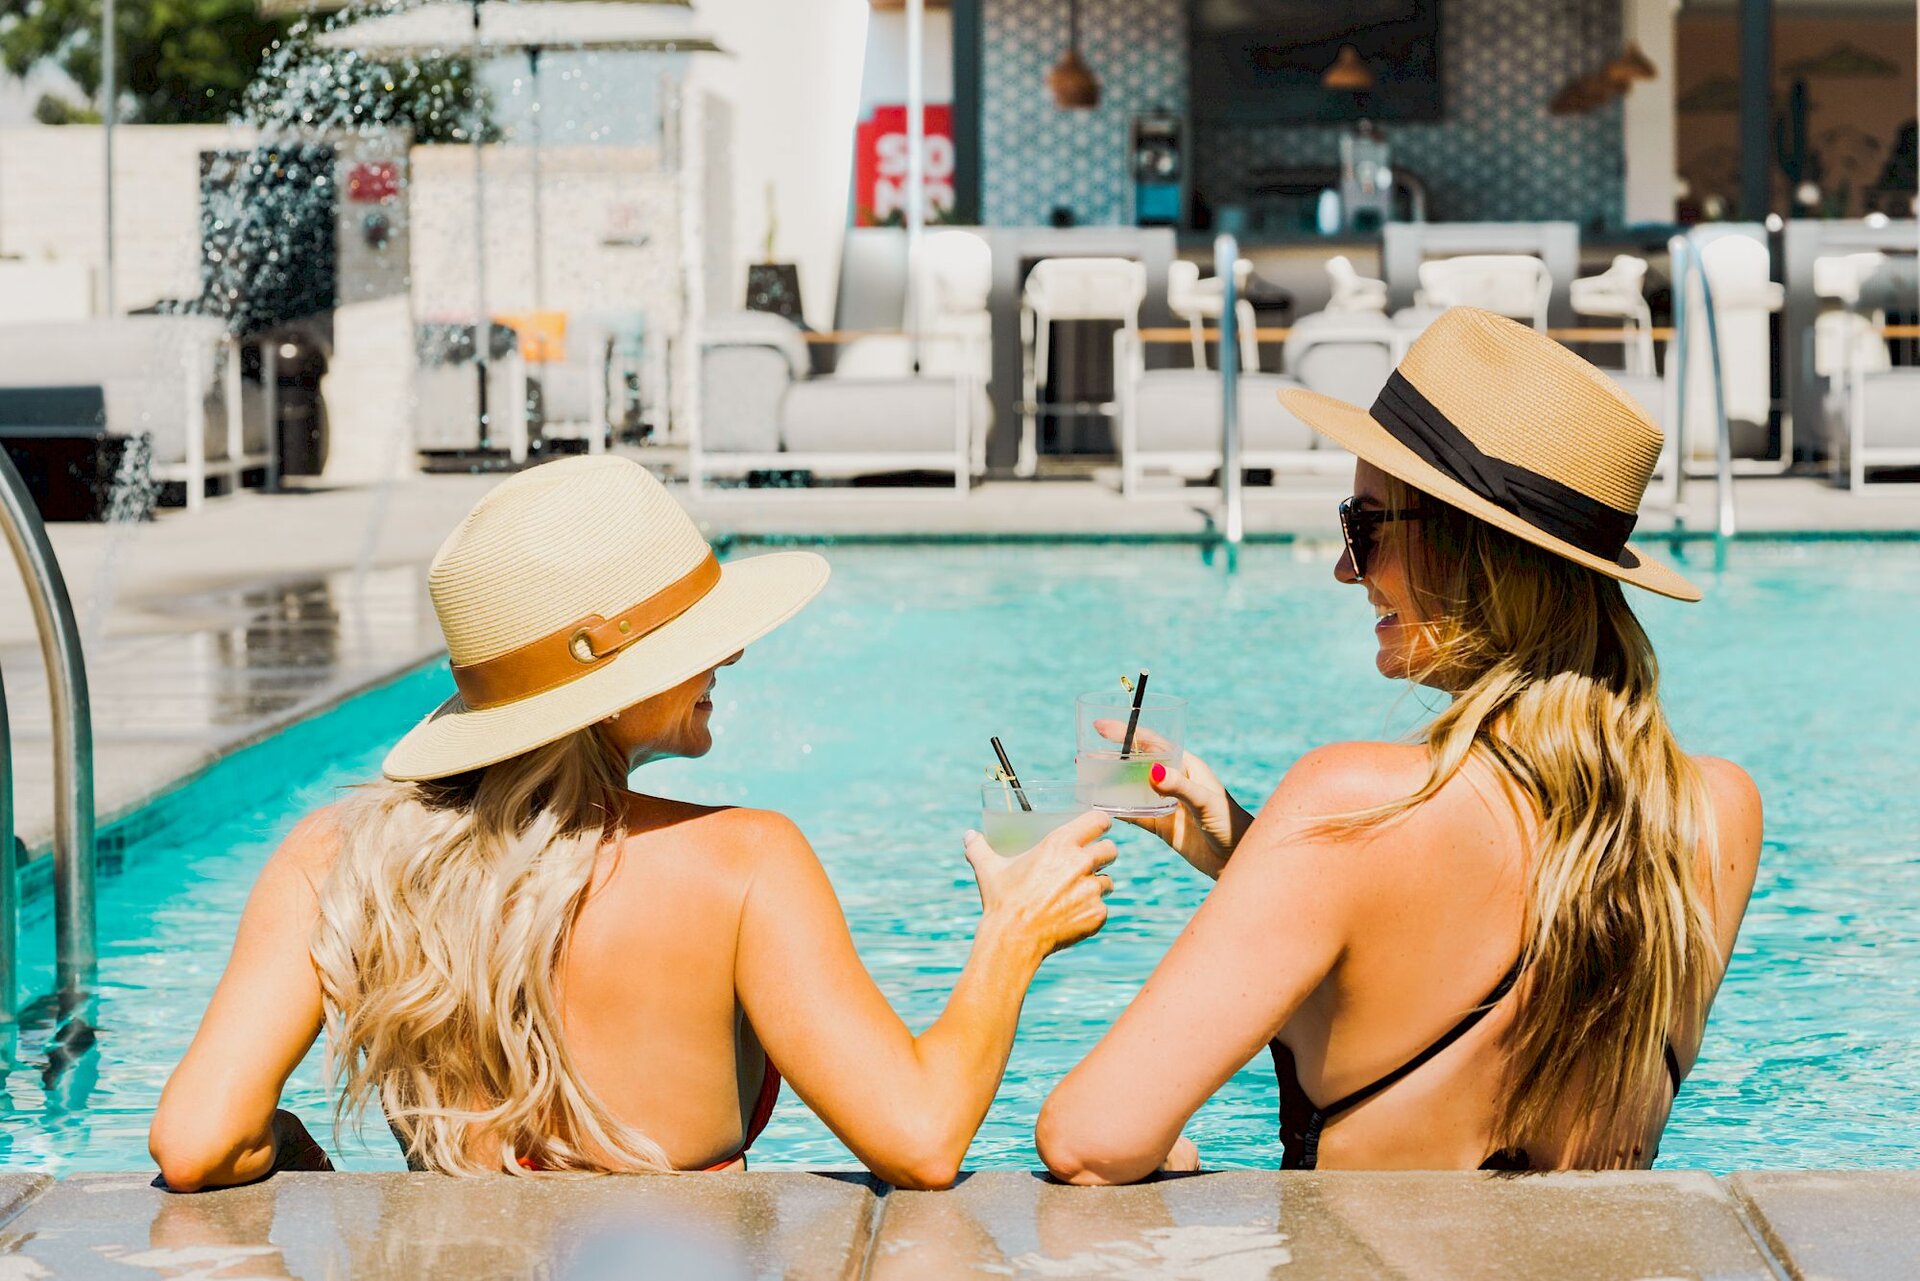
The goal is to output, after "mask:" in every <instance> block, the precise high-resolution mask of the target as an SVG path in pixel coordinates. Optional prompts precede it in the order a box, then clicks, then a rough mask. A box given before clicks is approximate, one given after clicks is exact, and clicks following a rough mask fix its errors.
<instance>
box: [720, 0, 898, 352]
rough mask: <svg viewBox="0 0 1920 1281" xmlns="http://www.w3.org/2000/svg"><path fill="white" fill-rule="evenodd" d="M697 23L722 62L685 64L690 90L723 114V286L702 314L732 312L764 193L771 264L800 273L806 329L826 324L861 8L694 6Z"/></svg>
mask: <svg viewBox="0 0 1920 1281" xmlns="http://www.w3.org/2000/svg"><path fill="white" fill-rule="evenodd" d="M698 8H699V12H700V15H701V19H702V21H703V22H704V23H705V25H706V26H707V27H708V29H709V30H711V31H712V33H713V34H714V36H715V37H716V39H718V41H719V42H720V44H721V45H722V46H723V47H724V48H726V49H727V50H728V51H729V52H730V53H731V55H732V56H730V57H720V58H715V57H698V58H693V59H691V60H690V63H691V66H690V69H689V71H688V82H689V87H690V88H705V89H710V90H713V91H715V92H717V93H720V94H723V95H724V96H725V97H726V98H727V100H728V101H729V102H730V103H731V104H732V105H733V112H732V117H733V139H734V143H733V152H734V154H733V209H734V235H733V237H732V243H733V253H732V256H733V258H734V264H733V269H732V272H731V275H732V280H733V285H732V287H731V289H729V290H728V295H727V297H726V298H724V299H713V300H710V301H709V304H708V307H709V310H710V311H720V310H724V309H726V308H727V307H737V306H739V304H740V300H741V299H742V298H743V297H744V296H745V289H746V265H747V263H748V262H749V261H751V260H755V259H758V258H759V257H760V255H761V253H762V246H763V244H764V241H765V238H766V188H767V184H768V183H772V184H773V189H774V198H775V201H776V202H777V206H778V210H779V232H778V239H777V241H776V244H775V246H774V252H775V254H776V255H777V256H778V257H779V258H781V259H783V260H786V261H790V262H794V263H797V264H798V265H799V269H800V293H801V298H802V300H803V302H804V303H805V306H806V312H807V319H808V321H809V322H810V323H812V324H813V325H815V326H816V327H819V328H826V327H828V326H830V325H831V323H832V320H833V304H834V292H835V287H836V283H837V280H838V273H839V264H840V242H841V239H842V235H843V233H844V231H845V229H846V221H847V193H848V189H849V185H850V184H851V182H852V166H853V127H854V122H855V121H856V120H857V119H858V116H859V107H860V86H861V71H862V63H863V61H864V56H865V51H866V40H867V22H868V14H869V9H868V4H867V0H806V2H805V3H800V4H796V3H795V2H794V0H725V2H724V3H719V2H717V0H706V2H705V3H702V4H700V5H699V6H698Z"/></svg>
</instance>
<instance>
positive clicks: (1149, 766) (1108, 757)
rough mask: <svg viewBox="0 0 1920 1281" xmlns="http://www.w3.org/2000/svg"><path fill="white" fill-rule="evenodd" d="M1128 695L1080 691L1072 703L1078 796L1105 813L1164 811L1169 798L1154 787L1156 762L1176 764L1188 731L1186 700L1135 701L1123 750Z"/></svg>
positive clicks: (1167, 697)
mask: <svg viewBox="0 0 1920 1281" xmlns="http://www.w3.org/2000/svg"><path fill="white" fill-rule="evenodd" d="M1132 711H1133V699H1132V698H1131V697H1130V696H1128V695H1126V694H1082V695H1081V696H1080V697H1079V698H1078V699H1076V700H1075V703H1074V722H1075V726H1076V731H1075V732H1076V736H1077V741H1078V744H1079V751H1078V753H1077V754H1076V755H1075V756H1074V758H1073V766H1074V773H1075V776H1076V778H1077V779H1078V781H1079V785H1080V799H1081V800H1083V801H1085V802H1086V803H1087V804H1089V805H1091V806H1093V807H1094V808H1096V809H1102V810H1105V811H1107V813H1109V814H1130V815H1135V816H1143V815H1149V814H1167V813H1171V812H1172V810H1173V806H1174V802H1173V800H1172V798H1170V797H1166V796H1162V795H1160V793H1158V792H1156V791H1154V790H1153V781H1152V773H1153V767H1154V766H1155V765H1178V764H1179V763H1180V757H1181V744H1182V743H1183V742H1184V741H1185V740H1186V733H1187V700H1186V699H1184V698H1175V697H1174V696H1173V695H1171V694H1153V693H1149V694H1148V695H1147V696H1146V697H1145V698H1144V699H1142V700H1141V702H1140V716H1139V719H1138V721H1137V722H1136V723H1135V725H1134V731H1133V745H1132V747H1131V748H1130V749H1128V748H1126V746H1125V742H1126V732H1127V721H1128V718H1129V716H1131V715H1132Z"/></svg>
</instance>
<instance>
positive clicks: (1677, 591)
mask: <svg viewBox="0 0 1920 1281" xmlns="http://www.w3.org/2000/svg"><path fill="white" fill-rule="evenodd" d="M1279 395H1280V403H1281V404H1282V405H1284V406H1286V408H1287V410H1288V412H1290V413H1291V414H1293V416H1294V417H1296V418H1298V419H1299V420H1300V421H1301V422H1303V423H1305V424H1307V426H1309V427H1311V428H1313V429H1314V430H1315V431H1317V432H1319V433H1320V434H1321V435H1323V436H1325V437H1327V439H1329V440H1331V441H1333V442H1334V443H1335V444H1337V445H1340V446H1341V447H1343V448H1345V449H1346V450H1348V451H1349V452H1351V453H1353V454H1356V455H1358V456H1359V457H1361V458H1364V459H1366V460H1367V461H1368V462H1370V463H1372V464H1373V465H1374V466H1375V467H1378V468H1379V469H1380V470H1381V471H1383V472H1386V473H1387V474H1388V475H1390V476H1396V477H1398V478H1399V479H1401V480H1403V481H1405V482H1407V484H1409V485H1412V486H1413V487H1414V488H1415V489H1417V490H1419V491H1420V492H1422V493H1424V494H1431V495H1433V496H1434V497H1435V498H1438V499H1439V500H1440V501H1441V502H1444V503H1448V504H1450V505H1452V506H1454V507H1458V508H1459V509H1460V510H1461V511H1464V512H1466V513H1467V514H1468V515H1470V516H1474V517H1476V518H1478V519H1480V520H1484V521H1485V522H1487V524H1489V525H1492V526H1493V527H1494V528H1496V529H1502V530H1505V531H1506V532H1507V533H1509V534H1512V535H1513V536H1514V537H1515V538H1519V539H1522V540H1524V541H1526V542H1529V543H1532V544H1533V545H1534V546H1536V547H1542V548H1545V549H1546V550H1547V551H1550V552H1552V553H1553V554H1554V555H1556V556H1564V557H1566V558H1567V559H1568V560H1570V561H1573V562H1574V563H1575V564H1577V565H1584V566H1586V567H1587V568H1588V569H1591V570H1593V571H1594V572H1595V573H1597V574H1605V575H1606V576H1607V577H1609V578H1617V579H1619V580H1620V581H1621V582H1623V583H1632V584H1633V585H1634V586H1635V587H1641V588H1645V589H1646V590H1647V591H1650V592H1656V593H1658V594H1659V595H1662V596H1668V597H1671V598H1673V599H1674V600H1683V601H1697V600H1699V599H1700V589H1699V588H1698V587H1695V586H1694V585H1693V584H1692V583H1690V582H1688V581H1687V580H1686V579H1684V578H1682V577H1681V576H1680V575H1679V574H1677V573H1676V572H1674V571H1673V570H1671V569H1669V568H1668V567H1667V566H1665V565H1663V564H1662V563H1660V562H1659V561H1657V560H1653V559H1651V558H1650V557H1647V556H1645V555H1642V554H1641V553H1640V552H1638V551H1636V550H1635V549H1634V548H1633V547H1631V546H1629V547H1625V548H1623V549H1622V550H1621V552H1620V558H1619V559H1618V560H1608V559H1607V558H1605V557H1604V556H1596V555H1594V554H1593V553H1592V552H1589V551H1583V550H1582V549H1580V548H1578V547H1575V546H1574V545H1573V544H1572V543H1569V542H1567V541H1566V540H1564V539H1560V538H1555V537H1554V536H1553V535H1552V534H1549V533H1547V532H1546V531H1545V530H1542V529H1538V528H1536V527H1535V526H1534V525H1532V524H1531V523H1529V522H1528V521H1526V520H1524V519H1522V518H1521V517H1519V516H1516V515H1515V514H1514V513H1512V512H1510V511H1508V510H1507V509H1506V508H1504V507H1500V506H1498V505H1496V504H1494V503H1491V502H1489V501H1487V500H1486V499H1485V498H1482V497H1481V496H1480V495H1478V494H1476V493H1474V492H1473V491H1472V490H1471V489H1468V488H1467V487H1466V486H1465V485H1462V484H1461V483H1460V482H1459V481H1457V480H1455V479H1453V477H1451V476H1449V475H1447V474H1446V473H1445V472H1443V471H1441V470H1440V469H1439V468H1438V467H1435V466H1434V465H1433V464H1432V463H1429V462H1428V461H1427V460H1426V459H1424V458H1422V457H1420V455H1418V454H1416V453H1414V452H1413V451H1412V450H1411V449H1409V448H1407V447H1406V446H1405V445H1403V444H1401V443H1400V441H1399V440H1398V439H1396V438H1395V437H1394V435H1393V434H1392V433H1391V432H1389V431H1388V430H1387V429H1386V428H1385V427H1383V426H1381V425H1380V423H1379V421H1378V420H1376V419H1375V418H1374V416H1373V415H1372V414H1370V413H1368V412H1367V411H1366V410H1364V409H1362V408H1360V407H1359V406H1358V405H1350V404H1348V403H1347V402H1346V401H1344V400H1335V399H1334V398H1333V397H1331V396H1323V395H1321V394H1320V393H1319V392H1313V391H1308V390H1306V389H1305V388H1298V387H1288V388H1283V389H1282V390H1281V391H1280V393H1279Z"/></svg>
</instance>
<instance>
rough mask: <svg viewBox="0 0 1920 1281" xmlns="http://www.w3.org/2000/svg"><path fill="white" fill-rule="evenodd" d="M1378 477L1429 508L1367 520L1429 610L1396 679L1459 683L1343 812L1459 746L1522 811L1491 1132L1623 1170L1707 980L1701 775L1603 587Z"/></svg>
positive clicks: (1458, 759)
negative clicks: (1518, 946)
mask: <svg viewBox="0 0 1920 1281" xmlns="http://www.w3.org/2000/svg"><path fill="white" fill-rule="evenodd" d="M1387 480H1388V485H1387V495H1386V505H1387V507H1388V508H1389V509H1390V510H1399V509H1404V508H1408V507H1418V508H1420V509H1421V510H1422V512H1423V515H1422V518H1421V519H1420V520H1419V521H1418V522H1417V533H1415V532H1414V528H1413V526H1414V524H1416V523H1413V522H1394V523H1390V524H1388V525H1387V526H1385V527H1384V528H1383V530H1382V539H1383V541H1385V542H1388V543H1389V544H1390V545H1393V546H1395V547H1396V548H1397V549H1398V550H1399V552H1400V563H1401V564H1402V565H1404V566H1406V572H1407V577H1408V582H1409V586H1410V588H1411V590H1412V592H1413V594H1414V598H1415V600H1416V601H1417V603H1418V604H1419V605H1420V607H1421V609H1420V612H1421V614H1422V615H1423V617H1424V618H1426V619H1428V620H1430V621H1428V622H1426V623H1424V624H1422V626H1423V629H1424V631H1425V633H1426V636H1427V638H1428V639H1429V641H1430V642H1431V650H1430V653H1431V657H1430V658H1429V659H1428V660H1427V661H1426V662H1425V663H1424V665H1423V666H1422V668H1421V670H1419V671H1416V672H1413V673H1410V675H1411V676H1412V677H1413V678H1414V679H1415V680H1417V681H1420V682H1421V683H1423V684H1435V685H1439V686H1441V687H1443V688H1447V689H1450V690H1452V691H1454V697H1453V701H1452V702H1451V704H1450V705H1449V706H1448V707H1447V708H1446V709H1445V710H1444V711H1442V712H1441V713H1440V714H1439V715H1438V716H1437V717H1435V719H1434V720H1433V721H1432V722H1431V724H1429V725H1428V726H1427V728H1426V730H1425V739H1426V745H1427V749H1428V754H1429V765H1428V772H1427V778H1426V781H1425V782H1424V783H1423V784H1422V785H1421V786H1420V788H1419V790H1418V791H1416V792H1415V793H1413V795H1411V796H1408V797H1406V798H1404V799H1402V800H1399V801H1395V802H1392V803H1390V804H1388V805H1384V806H1381V807H1379V808H1377V809H1374V810H1370V811H1367V812H1365V813H1362V814H1357V815H1352V816H1349V819H1348V821H1350V822H1352V823H1354V824H1358V825H1362V826H1371V825H1376V824H1379V823H1383V822H1386V821H1389V820H1391V819H1392V818H1394V817H1396V816H1398V815H1401V814H1404V813H1405V812H1406V811H1407V810H1409V809H1411V808H1412V807H1414V806H1416V805H1418V804H1420V803H1421V802H1422V801H1425V800H1427V799H1428V798H1430V797H1432V796H1433V795H1434V794H1435V793H1437V792H1438V791H1439V790H1440V788H1441V787H1442V786H1444V785H1445V784H1446V783H1447V781H1448V780H1450V779H1451V778H1453V777H1454V776H1455V775H1456V774H1457V773H1458V772H1459V771H1460V769H1461V768H1462V766H1464V765H1465V764H1466V762H1467V761H1468V760H1470V759H1478V760H1480V761H1482V762H1484V763H1485V764H1486V765H1488V766H1490V767H1492V769H1493V771H1494V772H1495V774H1496V775H1498V776H1499V777H1501V778H1502V779H1504V780H1505V781H1506V782H1507V783H1508V785H1509V786H1510V787H1511V788H1512V789H1514V790H1515V791H1517V793H1518V794H1519V795H1520V796H1521V797H1522V798H1524V801H1525V802H1526V803H1528V804H1529V805H1530V806H1531V808H1532V809H1533V811H1534V814H1535V815H1536V816H1537V817H1538V821H1539V825H1538V828H1537V831H1536V833H1535V836H1534V845H1533V849H1532V852H1531V853H1532V857H1531V861H1530V867H1529V873H1528V880H1527V893H1526V916H1525V921H1524V926H1523V931H1524V932H1523V939H1524V942H1523V945H1522V950H1521V957H1520V959H1521V965H1522V971H1523V973H1522V978H1521V982H1520V984H1519V988H1518V992H1517V999H1518V1000H1519V1001H1520V1007H1519V1009H1518V1011H1517V1015H1516V1017H1515V1019H1514V1021H1513V1024H1512V1029H1511V1031H1510V1032H1509V1034H1508V1040H1507V1050H1508V1061H1507V1071H1506V1076H1505V1079H1504V1081H1503V1083H1502V1087H1501V1091H1500V1095H1499V1099H1498V1103H1497V1110H1496V1122H1495V1133H1494V1138H1495V1141H1496V1142H1497V1143H1498V1144H1499V1145H1500V1146H1502V1147H1524V1146H1525V1143H1526V1140H1527V1139H1528V1138H1530V1137H1531V1138H1533V1139H1536V1140H1538V1139H1540V1138H1542V1137H1543V1136H1547V1135H1556V1134H1560V1133H1565V1134H1566V1136H1567V1140H1568V1142H1569V1143H1570V1145H1571V1146H1570V1148H1569V1149H1568V1154H1569V1156H1570V1158H1571V1161H1572V1163H1573V1164H1574V1165H1576V1166H1580V1167H1586V1168H1607V1167H1614V1166H1622V1165H1631V1164H1634V1163H1636V1161H1637V1160H1638V1158H1639V1157H1640V1155H1641V1152H1640V1147H1641V1144H1642V1140H1643V1136H1644V1135H1645V1133H1646V1129H1647V1127H1648V1125H1649V1124H1650V1123H1651V1122H1652V1121H1653V1120H1654V1119H1655V1118H1657V1117H1658V1116H1660V1115H1661V1109H1663V1108H1664V1107H1665V1106H1666V1105H1667V1099H1666V1090H1667V1076H1666V1069H1665V1062H1664V1058H1665V1053H1666V1047H1667V1043H1668V1037H1669V1035H1670V1034H1671V1033H1672V1032H1673V1030H1674V1029H1675V1027H1676V1025H1678V1024H1680V1023H1682V1022H1684V1021H1686V1020H1691V1019H1696V1018H1699V1017H1701V1016H1702V1015H1704V1013H1705V1010H1706V1008H1707V1005H1708V1002H1709V1001H1710V1000H1711V999H1712V994H1713V990H1714V987H1715V984H1716V969H1717V967H1718V963H1719V950H1718V946H1717V944H1716V942H1715V933H1714V925H1713V916H1712V913H1711V910H1710V906H1709V904H1708V901H1707V897H1706V894H1704V893H1703V892H1702V889H1701V885H1700V880H1699V872H1698V869H1699V866H1700V862H1699V860H1700V858H1701V854H1702V851H1703V850H1705V851H1707V852H1708V853H1709V854H1711V852H1712V846H1713V839H1714V829H1713V824H1712V819H1711V810H1710V808H1709V804H1708V799H1707V794H1706V789H1705V784H1704V782H1703V780H1702V778H1701V777H1700V773H1699V770H1698V769H1697V768H1696V767H1695V765H1694V764H1693V762H1692V760H1691V759H1690V758H1689V757H1688V756H1687V755H1686V754H1685V753H1684V752H1682V751H1681V750H1680V747H1679V744H1678V743H1676V742H1675V741H1674V737H1673V732H1672V730H1671V729H1670V728H1669V727H1668V725H1667V719H1666V715H1665V713H1664V712H1663V711H1662V709H1661V706H1660V698H1659V669H1658V665H1657V664H1656V662H1655V660H1654V654H1653V646H1652V644H1651V642H1649V641H1648V639H1647V635H1646V632H1645V631H1643V630H1642V629H1641V626H1640V623H1639V620H1638V619H1636V618H1635V617H1634V614H1633V610H1632V609H1631V608H1630V607H1629V606H1628V604H1627V600H1626V597H1625V595H1624V593H1623V591H1622V589H1621V586H1620V584H1619V583H1618V582H1616V581H1615V580H1613V579H1611V578H1608V577H1606V576H1604V575H1601V574H1596V573H1594V572H1592V571H1591V570H1588V569H1586V568H1584V567H1582V566H1580V565H1577V564H1575V563H1574V562H1572V561H1570V560H1566V559H1564V558H1562V557H1559V556H1555V555H1553V554H1552V553H1550V552H1547V551H1544V550H1542V549H1540V548H1537V547H1534V546H1533V545H1532V544H1530V543H1527V542H1525V541H1523V540H1521V539H1518V538H1515V537H1513V536H1512V535H1510V534H1507V533H1505V532H1504V531H1502V530H1499V529H1496V528H1494V527H1493V526H1492V525H1489V524H1487V523H1486V522H1484V521H1481V520H1477V519H1475V518H1473V517H1472V516H1469V515H1467V514H1466V513H1464V512H1462V511H1460V510H1459V509H1457V508H1454V507H1450V506H1448V505H1447V504H1445V503H1442V502H1440V501H1438V500H1436V499H1434V498H1433V497H1431V496H1430V495H1427V494H1424V493H1421V492H1419V491H1417V490H1415V489H1413V488H1412V487H1411V486H1409V485H1406V484H1404V483H1403V482H1401V481H1399V480H1397V479H1395V478H1393V477H1388V478H1387ZM1712 863H1713V860H1712V859H1711V858H1710V859H1709V866H1710V867H1711V866H1712ZM1569 1117H1571V1118H1575V1120H1574V1121H1573V1122H1572V1128H1571V1129H1570V1130H1568V1129H1566V1126H1567V1124H1568V1123H1567V1121H1566V1118H1569Z"/></svg>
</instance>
